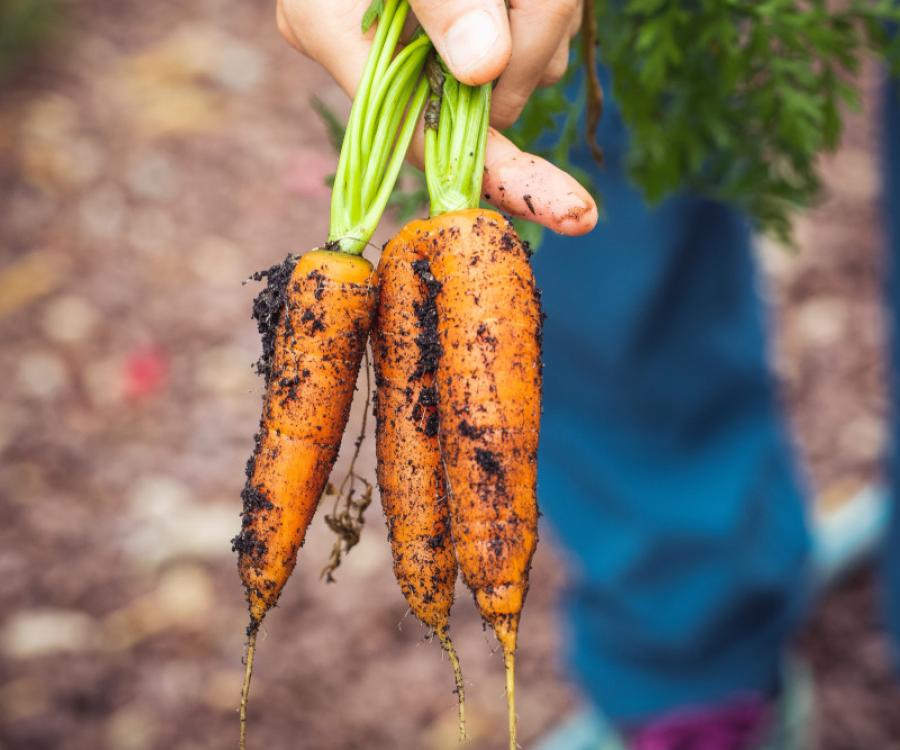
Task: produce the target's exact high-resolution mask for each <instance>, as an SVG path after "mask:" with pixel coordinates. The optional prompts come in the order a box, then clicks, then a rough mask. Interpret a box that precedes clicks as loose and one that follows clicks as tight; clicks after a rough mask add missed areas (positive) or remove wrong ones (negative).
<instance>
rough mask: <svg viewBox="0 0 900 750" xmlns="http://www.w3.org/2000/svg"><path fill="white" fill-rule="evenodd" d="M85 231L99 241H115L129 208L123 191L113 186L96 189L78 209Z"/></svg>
mask: <svg viewBox="0 0 900 750" xmlns="http://www.w3.org/2000/svg"><path fill="white" fill-rule="evenodd" d="M78 213H79V217H80V220H81V226H82V228H83V229H84V231H85V232H86V233H87V234H88V235H90V236H92V237H95V238H98V239H107V240H109V239H115V238H116V237H118V236H119V235H120V234H121V232H122V228H123V227H124V225H125V220H126V218H127V213H128V207H127V204H126V202H125V196H124V194H123V193H122V191H121V190H120V189H119V188H117V187H113V186H112V185H104V186H101V187H98V188H95V189H94V190H92V191H91V192H89V193H88V194H87V195H85V197H84V198H82V199H81V205H80V206H79V209H78Z"/></svg>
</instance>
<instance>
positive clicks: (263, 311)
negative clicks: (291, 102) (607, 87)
mask: <svg viewBox="0 0 900 750" xmlns="http://www.w3.org/2000/svg"><path fill="white" fill-rule="evenodd" d="M379 7H380V14H379V15H380V19H379V23H378V28H377V30H376V33H375V38H374V41H373V45H372V48H371V50H370V53H369V57H368V60H367V63H366V67H365V70H364V73H363V76H362V81H361V84H360V89H359V93H358V95H357V97H356V100H355V101H354V103H353V107H352V109H351V114H350V120H349V123H348V126H347V131H346V133H345V136H344V141H343V144H342V147H341V155H340V159H339V161H338V169H337V174H336V177H335V186H334V190H333V192H332V203H331V225H330V229H329V236H328V241H327V242H326V243H325V245H324V246H323V247H322V248H319V249H316V250H314V251H312V252H309V253H306V254H305V255H303V256H301V257H300V258H296V257H293V256H289V257H288V258H287V259H286V260H285V262H284V263H282V264H281V265H279V266H273V267H272V268H271V269H269V270H268V271H265V272H263V273H261V274H258V275H257V278H259V279H261V278H266V279H267V280H268V285H267V287H266V289H265V290H263V292H261V293H260V295H259V296H258V297H257V299H256V301H255V303H254V317H255V318H256V320H257V322H258V325H259V328H260V332H261V333H262V334H263V356H262V358H261V359H260V362H259V365H258V369H259V370H260V372H261V373H262V374H263V375H264V377H265V382H266V394H265V396H264V401H263V413H262V419H261V422H260V428H259V434H258V435H257V438H256V447H255V449H254V451H253V455H252V456H251V458H250V460H249V462H248V464H247V482H246V486H245V488H244V491H243V493H242V498H243V503H244V505H243V513H242V523H241V531H240V533H239V534H238V535H237V536H236V537H235V538H234V540H233V547H234V550H235V551H236V552H237V553H238V570H239V572H240V575H241V579H242V581H243V583H244V587H245V590H246V594H247V602H248V606H249V610H250V624H249V626H248V627H247V637H248V641H247V653H246V659H245V662H246V666H245V676H244V682H243V686H242V692H241V705H240V747H241V748H244V747H245V743H246V724H247V701H248V697H249V689H250V680H251V675H252V669H253V657H254V654H255V650H256V637H257V633H258V631H259V627H260V623H261V622H262V620H263V618H264V617H265V615H266V613H267V612H268V610H269V609H270V608H271V607H273V606H274V605H275V604H276V602H277V601H278V598H279V596H280V594H281V591H282V589H283V588H284V585H285V583H286V582H287V579H288V577H289V576H290V574H291V571H292V570H293V568H294V565H295V563H296V559H297V552H298V550H299V548H300V546H301V545H302V544H303V540H304V537H305V534H306V530H307V527H308V526H309V523H310V521H311V520H312V517H313V514H314V513H315V510H316V507H317V506H318V504H319V499H320V497H321V496H322V493H323V491H324V489H325V486H326V483H327V481H328V476H329V474H330V472H331V469H332V467H333V466H334V462H335V459H336V458H337V453H338V450H339V447H340V443H341V438H342V436H343V433H344V429H345V427H346V423H347V417H348V414H349V410H350V403H351V400H352V396H353V390H354V387H355V384H356V379H357V376H358V373H359V367H360V362H361V359H362V355H363V352H364V350H365V344H366V339H367V337H368V333H369V328H370V325H371V322H372V318H373V315H374V308H375V294H374V290H373V286H372V279H371V275H372V266H371V264H370V263H369V262H368V261H367V260H365V259H364V258H363V257H362V251H363V249H364V248H365V247H366V245H367V243H368V241H369V239H370V238H371V236H372V233H373V232H374V230H375V227H376V225H377V224H378V221H379V220H380V218H381V215H382V213H383V212H384V209H385V207H386V205H387V202H388V198H389V197H390V193H391V191H392V189H393V186H394V183H395V182H396V180H397V176H398V174H399V171H400V167H401V166H402V163H403V159H404V157H405V155H406V151H407V149H408V147H409V143H410V141H411V139H412V136H413V133H414V131H415V128H416V123H417V121H418V119H419V117H420V116H421V111H422V108H423V106H424V103H425V99H426V97H427V94H428V84H427V82H426V81H425V80H424V78H423V76H422V75H421V71H422V67H423V65H424V62H425V56H426V55H427V51H428V50H427V46H428V42H427V38H425V37H423V36H419V37H417V38H415V39H414V40H412V41H411V42H410V43H409V44H408V45H407V46H406V47H405V48H404V49H403V51H402V52H400V53H399V54H397V55H396V56H395V55H394V52H395V48H396V47H397V44H398V41H399V37H400V33H401V31H402V29H403V26H404V24H405V22H406V19H407V16H408V13H409V5H408V3H407V2H406V0H384V2H380V3H379ZM423 40H424V41H423ZM385 81H388V82H389V83H390V85H387V84H385ZM375 120H377V123H375V125H373V122H374V121H375ZM383 123H387V126H384V125H383ZM366 134H368V136H369V137H368V139H367V138H366V137H365V136H366ZM373 139H378V142H377V143H376V142H373Z"/></svg>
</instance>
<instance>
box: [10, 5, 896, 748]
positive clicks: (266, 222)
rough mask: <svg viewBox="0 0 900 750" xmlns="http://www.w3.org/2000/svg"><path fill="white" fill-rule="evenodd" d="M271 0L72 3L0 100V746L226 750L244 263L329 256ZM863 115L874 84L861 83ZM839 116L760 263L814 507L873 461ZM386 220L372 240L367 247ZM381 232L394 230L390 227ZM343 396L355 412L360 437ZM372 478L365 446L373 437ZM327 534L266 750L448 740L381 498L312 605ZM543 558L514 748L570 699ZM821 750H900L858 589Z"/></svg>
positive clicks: (284, 667)
mask: <svg viewBox="0 0 900 750" xmlns="http://www.w3.org/2000/svg"><path fill="white" fill-rule="evenodd" d="M269 5H270V4H269V3H246V2H238V1H237V0H184V1H183V2H175V0H160V1H159V2H153V3H139V2H136V1H135V0H121V1H120V2H116V3H109V2H102V1H101V0H85V1H84V2H80V3H78V4H75V3H71V4H68V5H66V6H65V11H66V13H65V17H66V23H65V25H64V27H63V28H62V30H61V33H60V35H59V36H58V38H57V40H56V41H55V42H54V44H53V45H48V46H47V48H46V49H45V51H44V53H43V54H42V56H41V57H40V58H39V59H38V60H36V61H35V62H34V63H33V64H31V65H30V66H29V68H28V70H27V71H25V72H24V73H23V74H21V75H19V76H18V77H17V78H16V79H14V80H13V81H12V82H11V83H7V84H5V85H4V88H3V90H2V91H3V93H2V97H0V232H2V239H3V243H2V244H3V251H2V252H3V255H2V259H0V340H2V341H3V346H2V347H0V372H2V373H3V377H4V387H3V388H2V390H0V459H2V460H0V511H2V515H3V519H4V523H3V524H2V526H0V602H2V605H3V607H2V614H0V655H2V662H0V747H2V748H9V749H13V748H15V749H19V748H28V749H29V750H43V749H44V748H46V749H48V750H49V749H50V748H67V749H71V750H82V749H84V750H87V749H88V748H91V749H95V748H110V749H111V750H155V749H156V748H160V749H162V748H166V749H167V750H206V749H208V748H219V747H231V746H233V745H234V743H235V737H236V729H237V720H236V714H235V706H236V702H237V691H238V686H239V684H240V671H241V664H240V653H241V649H242V645H243V641H242V632H243V627H244V625H245V624H246V622H245V621H246V613H245V607H244V601H243V596H242V593H241V590H240V587H239V585H238V582H237V577H236V573H235V569H234V561H233V558H232V555H231V553H230V551H229V548H228V541H227V540H228V539H229V538H230V537H231V536H232V535H233V534H234V533H235V531H236V527H237V523H238V519H237V512H238V509H239V505H240V502H239V498H238V496H239V492H240V487H241V483H242V479H243V467H244V462H245V460H246V457H247V456H248V454H249V452H250V449H251V445H252V436H253V433H254V431H255V428H256V424H257V419H258V409H259V403H260V402H259V397H260V383H259V379H258V378H257V377H256V376H255V375H254V374H253V372H252V370H251V367H250V363H251V362H252V361H254V360H255V359H256V357H257V356H258V353H259V340H258V337H257V334H256V331H255V329H254V326H253V324H252V322H251V321H250V319H249V309H250V301H251V299H252V296H253V294H254V292H255V290H256V288H257V287H256V285H255V284H248V285H242V282H243V281H244V280H245V279H247V278H248V277H249V276H250V274H251V273H252V272H254V271H256V270H258V269H260V268H264V267H267V266H269V265H271V264H272V263H274V262H277V261H279V260H280V259H281V258H283V257H284V255H285V253H286V252H287V251H289V250H291V251H300V250H303V249H306V248H310V247H312V246H314V245H316V244H317V243H318V242H319V241H320V240H321V239H322V237H323V236H324V233H325V230H326V224H327V215H328V192H327V189H326V188H325V187H324V178H325V176H326V175H327V174H329V173H330V172H331V170H332V168H333V165H334V157H333V155H332V153H331V149H330V147H329V145H328V142H327V137H326V134H325V132H324V129H323V128H322V127H321V126H320V124H319V123H318V122H317V120H316V118H315V116H314V115H313V114H312V112H311V110H310V107H309V105H308V102H309V98H310V96H311V95H313V94H316V95H317V96H319V97H320V98H322V99H324V100H325V101H326V102H327V103H328V104H329V105H331V106H333V107H335V108H336V109H337V110H338V111H340V112H342V113H343V112H346V103H345V99H344V97H343V95H342V94H341V92H340V91H338V90H337V89H336V87H335V86H334V85H333V84H332V83H331V82H330V81H329V79H328V78H327V77H326V75H325V74H324V73H323V72H322V71H321V70H319V69H318V68H316V67H315V66H313V65H312V64H310V63H308V62H306V61H304V60H302V59H301V58H300V57H299V56H298V55H297V54H295V53H293V52H292V51H291V50H290V49H289V48H288V47H287V46H286V45H284V44H283V43H282V42H281V40H280V39H279V38H278V36H277V33H276V31H275V24H274V17H273V16H274V14H273V13H272V12H271V8H270V7H269ZM865 80H866V86H867V91H868V98H869V100H870V103H872V102H874V99H875V96H874V94H875V91H876V88H877V73H876V72H875V71H869V72H868V73H867V74H866V78H865ZM869 115H870V116H869V117H868V118H867V117H865V116H860V117H856V118H854V119H853V121H852V124H851V127H850V130H849V132H848V136H847V139H846V144H845V146H844V148H843V149H842V150H841V152H840V154H838V155H837V156H836V157H835V158H833V159H830V160H828V162H827V163H826V165H825V169H826V174H827V176H828V194H827V196H826V200H825V201H824V203H823V205H822V206H821V208H819V209H817V210H816V211H815V212H814V213H813V214H812V215H810V216H808V217H806V218H804V220H803V221H802V222H801V227H800V233H799V236H800V239H801V248H800V250H799V252H797V253H796V254H793V255H791V254H785V253H784V252H783V251H781V250H777V249H775V248H771V247H767V246H764V247H763V248H762V251H761V254H762V257H763V259H764V263H765V268H766V276H767V279H768V287H769V290H770V291H769V295H770V297H771V300H772V307H773V311H774V328H775V332H776V334H777V336H776V339H777V347H776V348H777V357H776V359H777V363H778V371H779V374H780V377H781V379H782V382H783V385H784V393H785V402H786V404H787V405H788V407H789V410H790V414H791V418H792V420H793V424H794V426H795V428H796V434H797V436H798V438H797V439H798V444H799V446H800V448H801V452H802V455H803V457H804V460H805V461H806V462H807V466H808V467H809V476H810V483H811V486H812V487H814V488H815V489H816V490H817V491H819V492H825V491H827V492H841V491H846V488H848V487H853V486H855V485H858V484H862V483H865V482H868V481H872V480H874V479H876V478H877V476H878V472H879V463H880V460H881V455H882V451H883V447H884V442H885V412H886V398H885V394H884V363H883V356H882V351H883V343H884V341H883V340H884V320H883V315H882V310H881V305H880V286H881V283H882V277H883V271H882V265H883V264H882V259H881V256H880V247H881V237H880V235H879V234H878V226H879V222H878V216H877V198H878V190H879V185H878V173H877V169H876V165H877V164H878V159H877V154H876V150H875V147H876V143H877V133H876V128H875V123H876V122H877V118H876V117H875V116H874V114H873V110H870V111H869ZM387 231H389V227H388V228H386V229H385V233H386V232H387ZM383 237H384V233H383V234H382V238H383ZM359 416H360V414H359V408H358V407H357V409H356V411H355V413H354V415H353V417H352V420H353V423H355V422H356V420H358V419H359ZM363 458H364V464H365V466H364V467H363V468H364V469H365V470H366V471H368V472H369V473H370V474H371V473H372V469H373V452H372V446H371V444H370V443H366V444H365V445H364V447H363ZM330 543H331V539H330V535H329V533H328V531H327V529H326V528H325V525H324V523H323V521H322V517H321V514H320V515H319V516H318V517H317V519H316V521H315V522H314V525H313V528H312V530H311V532H310V535H309V541H308V543H307V546H306V547H305V548H304V551H303V553H302V564H301V565H300V566H299V568H298V571H297V573H296V574H295V576H294V578H293V579H292V581H291V583H290V585H289V586H288V588H287V591H286V593H285V595H284V597H283V599H282V604H281V606H280V607H279V608H278V610H276V611H275V612H274V613H273V614H272V615H271V616H270V617H269V619H268V620H267V623H266V627H265V629H264V631H263V635H262V637H261V639H260V648H259V652H258V658H257V667H256V679H255V682H254V695H253V702H252V705H251V711H252V724H251V735H252V739H253V745H254V746H256V747H268V748H270V749H271V750H281V748H310V749H315V750H352V749H353V748H367V750H376V749H377V748H385V749H387V748H425V749H426V750H442V749H444V748H446V749H447V750H450V749H451V748H454V747H456V744H455V708H454V696H453V695H452V693H451V677H450V673H449V668H448V665H447V663H446V661H445V660H444V659H442V656H441V653H440V650H439V648H438V647H437V645H436V644H434V643H429V642H427V641H426V640H425V631H424V630H423V628H422V627H420V626H419V625H418V624H417V623H416V622H414V621H413V620H412V619H411V618H409V617H408V616H406V615H405V611H406V610H405V607H404V605H403V602H402V599H401V596H400V594H399V592H398V591H397V588H396V585H395V583H394V582H393V580H392V577H391V572H390V561H389V555H388V549H387V545H386V544H385V531H384V527H383V524H382V522H381V521H380V519H379V518H378V512H377V509H376V508H374V507H373V508H372V509H371V510H370V512H369V526H368V527H367V529H366V533H365V534H364V537H363V541H362V543H361V544H360V546H359V547H358V548H357V549H355V550H354V551H353V552H352V553H351V555H350V556H349V558H348V559H347V561H346V563H345V565H344V566H343V567H342V568H341V570H340V571H339V572H338V579H339V582H338V583H337V584H336V585H332V586H327V585H325V584H323V583H322V582H321V581H320V580H319V578H318V571H319V569H320V568H321V566H322V565H324V564H325V562H326V560H327V557H328V552H329V548H330ZM563 583H564V574H563V569H562V564H561V560H560V558H559V557H558V555H557V554H556V553H555V552H554V550H553V547H552V543H545V544H543V545H542V546H541V549H540V551H539V553H538V556H537V560H536V563H535V567H534V577H533V585H532V589H531V594H530V597H529V602H528V607H527V612H526V616H525V618H524V621H523V630H522V636H521V650H520V666H519V687H520V689H519V695H520V706H519V708H520V714H521V737H522V740H523V743H524V745H525V746H526V747H527V746H528V744H529V742H530V741H531V740H532V739H533V738H534V737H536V736H537V735H539V734H540V733H541V732H542V731H543V730H545V729H546V728H547V727H549V726H551V725H552V724H553V723H554V722H555V721H557V720H558V719H559V718H560V717H562V716H564V715H565V714H566V713H567V712H568V711H570V710H572V709H573V708H574V707H575V706H576V705H577V702H578V699H577V696H576V694H575V692H574V690H573V689H572V688H571V687H570V686H568V683H567V682H566V678H565V675H564V671H563V668H562V666H561V659H560V656H559V652H560V645H561V644H560V633H561V632H562V626H561V623H560V621H559V619H558V616H557V613H556V602H557V598H558V596H559V593H560V591H561V588H562V586H563ZM458 602H459V603H458V605H457V607H456V609H455V611H454V635H455V638H456V641H457V645H458V648H459V650H460V653H461V657H462V659H463V664H464V667H465V670H466V679H467V682H468V685H469V688H468V697H469V713H470V725H469V727H470V732H471V735H472V738H473V741H472V744H471V747H472V748H473V749H480V748H498V747H502V746H503V744H502V743H503V737H504V727H505V720H504V716H503V710H504V702H503V683H502V672H501V660H500V657H499V655H498V654H497V653H496V648H495V646H494V643H493V640H492V637H490V635H489V634H487V633H484V632H483V630H482V627H481V624H480V622H479V620H478V617H477V616H476V615H475V613H474V611H473V608H472V606H471V603H470V598H469V596H468V595H467V594H465V593H464V592H463V591H462V590H460V591H459V592H458ZM801 641H802V644H801V645H802V648H803V649H804V650H805V651H806V653H808V654H809V657H810V659H811V661H812V664H813V666H814V668H815V673H816V678H817V683H818V688H819V691H820V696H821V706H822V722H821V724H822V726H821V729H822V732H821V734H822V741H821V747H822V748H824V750H861V749H863V748H864V749H865V750H891V749H892V748H893V749H895V748H900V711H898V710H897V709H898V706H900V694H898V691H897V689H896V687H895V686H894V685H893V684H892V683H891V681H890V677H889V668H888V656H887V645H886V642H885V640H884V638H883V636H882V634H881V630H880V614H879V610H878V608H877V605H876V597H875V594H874V588H873V584H872V582H871V580H870V578H869V576H867V575H865V574H862V575H860V576H859V577H858V578H856V579H854V580H853V581H850V582H848V583H847V584H846V585H845V586H843V587H842V588H841V590H840V591H838V592H837V593H835V594H833V595H831V596H829V597H828V600H827V601H826V602H825V603H824V606H823V607H821V608H820V609H819V610H818V611H817V612H816V613H815V616H814V618H813V623H812V625H811V626H810V627H809V628H807V630H806V632H804V634H803V636H802V638H801Z"/></svg>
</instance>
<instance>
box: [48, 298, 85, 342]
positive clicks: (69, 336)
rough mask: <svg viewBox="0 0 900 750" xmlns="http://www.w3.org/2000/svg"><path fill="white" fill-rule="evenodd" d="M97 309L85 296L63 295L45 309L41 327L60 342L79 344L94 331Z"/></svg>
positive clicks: (52, 339) (51, 337)
mask: <svg viewBox="0 0 900 750" xmlns="http://www.w3.org/2000/svg"><path fill="white" fill-rule="evenodd" d="M97 318H98V315H97V311H96V309H95V308H94V306H93V305H92V304H91V303H90V302H88V301H87V300H86V299H84V298H83V297H78V296H76V295H62V296H60V297H56V298H55V299H52V300H51V301H50V302H49V303H48V305H47V307H46V308H45V309H44V315H43V318H42V319H41V327H42V329H43V331H44V334H45V335H46V336H47V338H48V339H50V340H51V341H54V342H56V343H59V344H77V343H79V342H82V341H85V340H86V339H88V338H89V337H90V335H91V333H93V331H94V329H95V327H96V324H97Z"/></svg>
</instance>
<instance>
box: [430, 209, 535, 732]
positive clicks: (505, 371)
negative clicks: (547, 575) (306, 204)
mask: <svg viewBox="0 0 900 750" xmlns="http://www.w3.org/2000/svg"><path fill="white" fill-rule="evenodd" d="M431 224H432V226H431V227H430V228H429V231H428V239H429V242H430V244H431V246H432V259H431V269H432V273H433V274H434V277H435V279H436V280H437V281H438V282H439V283H440V285H441V290H440V292H439V293H438V295H437V298H436V300H435V304H436V306H437V313H438V319H439V321H440V324H439V326H438V332H439V340H440V346H441V358H440V362H439V364H438V368H437V373H436V382H437V389H438V413H439V415H440V420H439V421H440V441H441V450H442V455H443V458H444V465H445V467H446V472H447V484H448V487H449V489H450V518H451V529H452V534H453V543H454V550H455V552H456V558H457V560H458V561H459V567H460V570H461V572H462V576H463V580H464V581H465V583H466V585H467V586H468V587H469V588H470V589H471V590H472V592H473V594H474V596H475V602H476V604H477V606H478V609H479V611H480V612H481V614H482V616H483V617H484V619H485V620H486V621H487V622H488V623H489V624H490V625H491V627H492V628H493V629H494V632H495V633H496V635H497V639H498V640H499V641H500V645H501V646H502V648H503V654H504V662H505V664H506V669H507V694H508V696H509V699H510V701H511V706H510V738H511V741H510V746H511V747H515V742H516V740H515V735H516V729H515V709H514V703H513V701H514V684H513V675H514V654H515V650H516V641H517V634H518V627H519V616H520V613H521V611H522V605H523V604H524V601H525V594H526V592H527V591H528V570H529V568H530V566H531V559H532V556H533V555H534V551H535V547H536V545H537V523H538V508H537V499H536V481H537V447H538V433H539V429H540V410H541V398H540V396H541V359H540V330H541V308H540V300H539V297H538V294H537V291H536V287H535V282H534V277H533V275H532V272H531V266H530V265H529V262H528V257H527V254H526V252H525V250H524V248H523V246H522V243H521V242H520V241H519V239H518V237H517V236H516V234H515V232H514V231H513V229H512V227H511V226H510V225H509V223H508V222H507V221H506V220H505V219H504V218H503V217H501V216H500V215H499V214H497V213H495V212H493V211H482V210H479V209H472V210H466V211H455V212H452V213H447V214H443V215H442V216H440V217H438V218H436V219H432V220H431Z"/></svg>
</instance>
